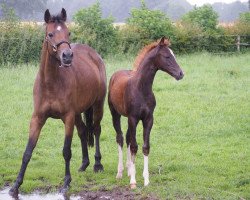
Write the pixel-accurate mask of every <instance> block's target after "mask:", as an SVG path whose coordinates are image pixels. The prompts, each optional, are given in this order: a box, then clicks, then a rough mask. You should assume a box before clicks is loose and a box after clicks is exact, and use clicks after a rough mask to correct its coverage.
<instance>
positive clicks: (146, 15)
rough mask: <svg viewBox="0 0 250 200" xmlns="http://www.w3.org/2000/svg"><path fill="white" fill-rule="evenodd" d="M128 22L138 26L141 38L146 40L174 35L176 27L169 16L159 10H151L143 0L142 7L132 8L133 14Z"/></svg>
mask: <svg viewBox="0 0 250 200" xmlns="http://www.w3.org/2000/svg"><path fill="white" fill-rule="evenodd" d="M127 22H128V25H131V26H135V27H137V28H138V29H139V30H140V34H141V38H142V39H144V40H146V41H147V40H149V41H152V40H156V39H159V38H160V37H162V36H172V35H173V29H174V28H173V25H172V22H171V21H170V20H169V18H168V17H167V16H166V15H165V14H164V13H163V12H161V11H159V10H149V9H148V8H147V7H146V4H145V2H144V1H143V0H142V1H141V8H133V9H132V10H131V16H130V17H129V18H128V19H127ZM147 42H148V41H147Z"/></svg>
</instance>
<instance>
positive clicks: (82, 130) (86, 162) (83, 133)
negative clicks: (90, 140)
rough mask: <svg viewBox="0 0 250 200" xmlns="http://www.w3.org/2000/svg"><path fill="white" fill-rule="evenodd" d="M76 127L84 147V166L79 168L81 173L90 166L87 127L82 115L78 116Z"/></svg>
mask: <svg viewBox="0 0 250 200" xmlns="http://www.w3.org/2000/svg"><path fill="white" fill-rule="evenodd" d="M75 125H76V128H77V132H78V136H79V138H80V140H81V145H82V165H81V167H80V168H79V171H85V170H86V168H87V167H88V166H89V154H88V147H87V127H86V125H85V124H84V123H83V121H82V116H81V114H79V115H76V117H75Z"/></svg>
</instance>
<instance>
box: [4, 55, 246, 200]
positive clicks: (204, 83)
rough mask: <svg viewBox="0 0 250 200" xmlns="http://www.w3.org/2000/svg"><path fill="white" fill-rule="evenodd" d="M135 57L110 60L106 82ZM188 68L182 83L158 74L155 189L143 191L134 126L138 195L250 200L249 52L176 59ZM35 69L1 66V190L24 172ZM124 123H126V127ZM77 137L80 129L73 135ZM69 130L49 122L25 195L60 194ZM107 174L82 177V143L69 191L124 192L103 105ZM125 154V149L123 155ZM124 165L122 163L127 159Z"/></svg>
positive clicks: (152, 183)
mask: <svg viewBox="0 0 250 200" xmlns="http://www.w3.org/2000/svg"><path fill="white" fill-rule="evenodd" d="M133 60H134V58H133V57H128V58H125V57H112V58H108V59H106V67H107V75H108V79H109V77H110V76H111V74H112V73H113V72H114V71H116V70H118V69H121V68H127V69H128V68H131V65H132V62H133ZM177 60H178V61H179V64H180V65H181V66H182V68H183V70H184V71H185V77H184V79H183V80H181V81H179V82H177V81H175V80H174V79H173V78H172V77H170V76H169V75H167V74H165V73H163V72H158V73H157V76H156V79H155V81H154V92H155V96H156V100H157V106H156V109H155V114H154V118H155V120H154V126H153V129H152V132H151V152H150V155H149V162H150V163H149V172H150V186H149V187H146V188H145V187H143V178H142V170H143V156H142V151H141V149H142V126H141V124H139V126H138V128H137V131H138V132H137V140H138V145H139V151H138V154H137V158H136V168H137V174H136V178H137V183H138V189H137V190H136V192H139V193H141V194H142V195H144V196H146V195H148V194H153V195H154V196H157V197H158V198H161V199H166V198H167V199H203V198H205V199H240V198H242V199H250V145H249V144H250V54H249V53H248V54H239V55H238V54H235V55H231V56H215V55H211V54H207V53H202V54H195V55H183V56H179V57H177ZM36 71H37V67H34V66H24V65H22V66H19V67H17V68H11V67H10V66H9V67H6V68H1V69H0V94H1V98H0V113H1V115H0V141H1V142H0V187H3V186H4V185H5V184H6V183H10V184H12V182H13V181H14V180H15V178H16V176H17V173H18V170H19V169H20V164H21V159H22V154H23V152H24V149H25V146H26V142H27V138H28V128H29V120H30V117H31V114H32V108H33V104H32V87H33V82H34V78H35V74H36ZM126 124H127V122H126V119H125V118H124V119H123V120H122V126H123V130H124V132H125V130H126ZM75 133H76V132H75ZM63 141H64V128H63V124H62V122H61V121H60V120H54V119H49V120H48V121H47V123H46V125H45V126H44V128H43V130H42V133H41V135H40V138H39V141H38V145H37V147H36V149H35V151H34V153H33V157H32V159H31V161H30V164H29V166H28V169H27V172H26V175H25V179H24V183H23V185H22V186H21V191H22V192H31V191H33V190H36V189H37V188H39V189H45V191H47V190H49V191H57V189H58V188H59V187H60V186H61V185H62V183H63V177H64V159H63V156H62V147H63ZM101 152H102V156H103V158H102V163H103V165H104V168H105V171H104V172H103V173H98V174H95V173H93V170H92V167H93V163H94V149H90V158H91V165H90V166H89V168H88V169H87V171H86V172H84V173H79V172H77V169H78V167H79V166H80V164H81V149H80V141H79V139H78V136H77V134H74V138H73V144H72V155H73V156H72V162H71V172H72V183H71V189H70V191H71V192H78V191H80V190H82V189H84V188H85V189H86V186H89V189H91V190H97V189H99V188H100V187H103V186H104V187H106V188H108V189H111V188H113V187H116V186H121V187H127V186H128V184H129V178H128V177H127V176H126V171H124V172H125V173H124V178H123V179H122V180H116V179H115V176H116V169H117V162H118V158H117V157H118V156H117V145H116V142H115V131H114V129H113V127H112V122H111V115H110V112H109V109H108V106H107V102H106V104H105V114H104V119H103V121H102V135H101ZM125 153H126V151H125V149H124V158H126V155H125ZM124 164H125V162H124Z"/></svg>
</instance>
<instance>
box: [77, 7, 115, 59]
mask: <svg viewBox="0 0 250 200" xmlns="http://www.w3.org/2000/svg"><path fill="white" fill-rule="evenodd" d="M73 21H74V22H75V23H76V26H77V28H76V29H75V36H73V37H75V38H73V39H74V40H76V41H79V42H84V43H87V44H89V45H90V46H92V47H93V48H95V49H96V50H97V51H98V52H99V53H100V54H102V55H107V54H109V53H112V52H114V51H115V47H116V45H117V30H116V29H115V28H114V27H113V22H114V20H113V18H112V17H108V18H104V19H103V18H102V12H101V7H100V3H98V2H97V3H96V4H93V5H92V6H90V7H88V8H84V9H81V10H79V11H78V12H76V13H75V15H74V16H73Z"/></svg>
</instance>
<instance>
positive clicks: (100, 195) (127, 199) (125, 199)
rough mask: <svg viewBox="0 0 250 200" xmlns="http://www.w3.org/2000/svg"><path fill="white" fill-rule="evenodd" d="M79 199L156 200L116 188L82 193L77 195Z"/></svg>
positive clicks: (125, 189)
mask: <svg viewBox="0 0 250 200" xmlns="http://www.w3.org/2000/svg"><path fill="white" fill-rule="evenodd" d="M78 195H79V196H80V197H81V198H80V199H84V200H97V199H98V200H99V199H100V200H118V199H119V200H120V199H122V200H131V199H138V200H157V198H156V197H153V196H149V195H147V196H146V195H145V196H144V195H142V194H139V193H137V192H133V191H131V190H130V189H129V188H120V187H116V188H114V189H112V190H106V189H100V190H98V191H82V192H80V193H78Z"/></svg>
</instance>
